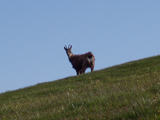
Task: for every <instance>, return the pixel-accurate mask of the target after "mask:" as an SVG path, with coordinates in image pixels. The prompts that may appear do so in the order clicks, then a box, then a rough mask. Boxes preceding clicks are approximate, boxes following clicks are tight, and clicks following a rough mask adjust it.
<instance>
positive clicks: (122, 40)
mask: <svg viewBox="0 0 160 120" xmlns="http://www.w3.org/2000/svg"><path fill="white" fill-rule="evenodd" d="M159 6H160V1H158V0H154V1H153V0H79V1H76V0H38V1H36V0H14V1H13V0H12V1H8V0H7V1H5V0H1V1H0V21H1V22H0V93H2V92H6V91H11V90H16V89H20V88H24V87H28V86H32V85H36V84H38V83H43V82H49V81H54V80H58V79H61V78H65V77H68V76H74V75H76V72H75V70H74V69H73V68H72V66H71V64H70V63H69V61H68V58H67V55H66V53H65V51H64V46H65V45H68V44H71V45H72V52H73V53H74V54H82V53H85V52H88V51H91V52H92V53H93V54H94V55H95V58H96V63H95V70H100V69H103V68H107V67H110V66H114V65H118V64H122V63H125V62H129V61H133V60H138V59H141V58H146V57H150V56H155V55H159V45H160V14H159V13H160V7H159ZM86 72H90V69H87V71H86Z"/></svg>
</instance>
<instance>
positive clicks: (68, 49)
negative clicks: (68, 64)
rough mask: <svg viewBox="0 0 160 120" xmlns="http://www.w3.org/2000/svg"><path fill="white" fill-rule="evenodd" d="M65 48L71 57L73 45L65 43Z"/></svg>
mask: <svg viewBox="0 0 160 120" xmlns="http://www.w3.org/2000/svg"><path fill="white" fill-rule="evenodd" d="M64 49H65V50H66V53H67V55H68V57H71V56H72V55H73V53H72V52H71V49H72V45H69V46H68V48H67V47H66V45H65V47H64Z"/></svg>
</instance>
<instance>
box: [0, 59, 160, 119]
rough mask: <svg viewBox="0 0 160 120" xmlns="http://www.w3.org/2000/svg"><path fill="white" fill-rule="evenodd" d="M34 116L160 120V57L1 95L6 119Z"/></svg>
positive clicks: (1, 115)
mask: <svg viewBox="0 0 160 120" xmlns="http://www.w3.org/2000/svg"><path fill="white" fill-rule="evenodd" d="M106 62H107V61H106ZM29 119H32V120H34V119H38V120H49V119H53V120H83V119H85V120H94V119H95V120H98V119H101V120H102V119H107V120H108V119H109V120H122V119H123V120H129V119H130V120H137V119H139V120H160V56H156V57H151V58H146V59H142V60H138V61H133V62H129V63H125V64H122V65H117V66H113V67H110V68H106V69H104V70H100V71H94V72H92V73H88V74H84V75H80V76H74V77H68V78H65V79H61V80H58V81H54V82H49V83H42V84H38V85H35V86H32V87H28V88H24V89H20V90H17V91H11V92H6V93H3V94H0V120H29Z"/></svg>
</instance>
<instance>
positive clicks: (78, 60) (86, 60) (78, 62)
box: [64, 45, 95, 75]
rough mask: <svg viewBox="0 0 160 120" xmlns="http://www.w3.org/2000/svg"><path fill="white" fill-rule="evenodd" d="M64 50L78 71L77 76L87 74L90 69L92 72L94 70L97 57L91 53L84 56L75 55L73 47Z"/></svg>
mask: <svg viewBox="0 0 160 120" xmlns="http://www.w3.org/2000/svg"><path fill="white" fill-rule="evenodd" d="M64 49H65V50H66V53H67V55H68V58H69V61H70V62H71V64H72V65H73V68H74V69H75V70H76V72H77V75H79V74H83V73H85V70H86V69H87V68H88V67H89V68H91V72H92V71H93V69H94V65H95V57H94V55H93V54H92V53H91V52H88V53H85V54H82V55H73V53H72V52H71V49H72V46H71V45H70V46H69V47H68V48H67V47H66V46H65V47H64Z"/></svg>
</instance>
